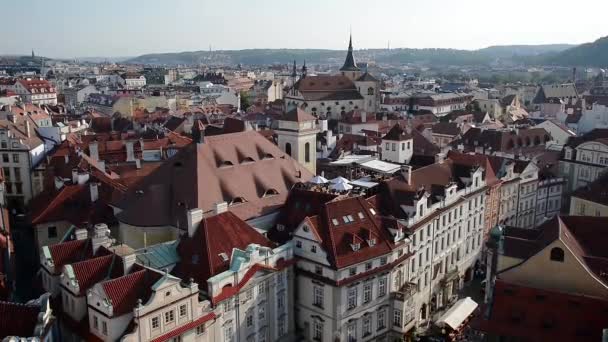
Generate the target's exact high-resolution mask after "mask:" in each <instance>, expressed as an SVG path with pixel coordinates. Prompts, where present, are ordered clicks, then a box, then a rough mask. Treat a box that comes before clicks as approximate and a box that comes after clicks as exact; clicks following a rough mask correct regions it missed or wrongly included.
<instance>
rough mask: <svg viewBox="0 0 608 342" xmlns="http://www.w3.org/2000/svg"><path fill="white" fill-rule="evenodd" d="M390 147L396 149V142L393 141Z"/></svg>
mask: <svg viewBox="0 0 608 342" xmlns="http://www.w3.org/2000/svg"><path fill="white" fill-rule="evenodd" d="M391 147H392V150H393V151H395V150H396V149H397V146H396V144H395V143H392V146H391Z"/></svg>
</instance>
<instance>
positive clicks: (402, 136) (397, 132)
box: [382, 124, 412, 141]
mask: <svg viewBox="0 0 608 342" xmlns="http://www.w3.org/2000/svg"><path fill="white" fill-rule="evenodd" d="M409 139H412V135H411V134H410V133H408V132H407V131H406V129H405V128H403V127H401V125H399V124H396V125H395V126H393V128H391V130H390V131H388V133H387V134H386V135H385V136H383V137H382V140H393V141H404V140H409Z"/></svg>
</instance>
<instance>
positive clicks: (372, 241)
mask: <svg viewBox="0 0 608 342" xmlns="http://www.w3.org/2000/svg"><path fill="white" fill-rule="evenodd" d="M367 244H368V245H369V246H370V247H373V246H375V245H376V239H374V238H371V239H369V240H367Z"/></svg>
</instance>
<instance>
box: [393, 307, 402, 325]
mask: <svg viewBox="0 0 608 342" xmlns="http://www.w3.org/2000/svg"><path fill="white" fill-rule="evenodd" d="M393 325H394V326H396V327H400V326H401V310H399V309H395V311H394V316H393Z"/></svg>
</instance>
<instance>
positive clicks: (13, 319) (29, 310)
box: [0, 301, 41, 339]
mask: <svg viewBox="0 0 608 342" xmlns="http://www.w3.org/2000/svg"><path fill="white" fill-rule="evenodd" d="M40 311H41V307H40V305H36V304H20V303H13V302H4V301H0V339H4V338H5V337H8V336H17V337H34V330H35V328H36V324H37V323H38V315H39V314H40Z"/></svg>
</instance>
